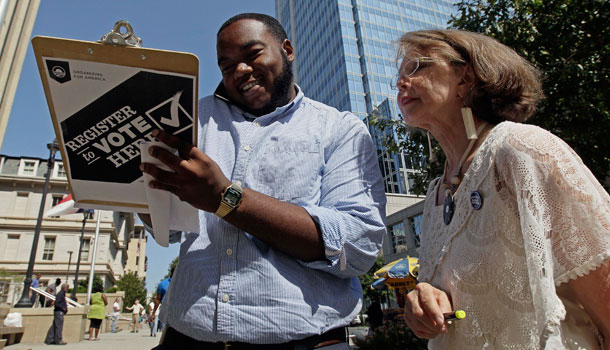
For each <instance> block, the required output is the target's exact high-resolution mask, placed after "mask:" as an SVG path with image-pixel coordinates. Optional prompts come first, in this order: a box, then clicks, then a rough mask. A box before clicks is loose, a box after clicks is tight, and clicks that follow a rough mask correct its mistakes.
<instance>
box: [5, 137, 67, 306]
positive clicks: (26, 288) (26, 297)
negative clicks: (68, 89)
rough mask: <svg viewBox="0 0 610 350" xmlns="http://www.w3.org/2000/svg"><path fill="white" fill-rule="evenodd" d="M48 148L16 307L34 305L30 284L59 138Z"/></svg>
mask: <svg viewBox="0 0 610 350" xmlns="http://www.w3.org/2000/svg"><path fill="white" fill-rule="evenodd" d="M47 148H48V149H49V160H48V161H47V173H46V176H45V180H44V188H43V189H42V199H41V200H40V209H39V210H38V220H37V221H36V228H35V229H34V240H33V242H32V250H31V251H30V261H29V262H28V270H27V272H26V274H25V280H24V281H23V291H22V293H21V299H20V300H19V301H18V302H17V304H15V307H32V305H33V303H32V300H31V299H30V286H31V285H32V273H33V272H34V262H35V261H36V250H37V249H38V239H39V238H40V228H41V226H42V215H43V213H44V204H45V202H46V199H47V192H48V190H49V180H50V178H51V173H52V172H53V165H54V164H55V153H56V152H57V151H58V150H59V145H58V144H57V140H53V142H52V143H49V144H47Z"/></svg>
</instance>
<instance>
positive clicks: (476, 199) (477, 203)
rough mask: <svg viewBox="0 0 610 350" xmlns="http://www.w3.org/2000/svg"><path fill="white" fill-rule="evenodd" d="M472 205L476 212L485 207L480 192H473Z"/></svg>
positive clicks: (471, 195)
mask: <svg viewBox="0 0 610 350" xmlns="http://www.w3.org/2000/svg"><path fill="white" fill-rule="evenodd" d="M470 204H472V207H473V208H474V210H479V209H481V207H482V206H483V196H481V194H480V193H479V191H472V193H470Z"/></svg>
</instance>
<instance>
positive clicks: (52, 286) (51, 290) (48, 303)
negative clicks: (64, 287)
mask: <svg viewBox="0 0 610 350" xmlns="http://www.w3.org/2000/svg"><path fill="white" fill-rule="evenodd" d="M60 284H61V279H60V278H58V279H56V280H55V284H52V283H51V284H49V285H48V286H47V289H45V291H46V292H47V293H49V294H51V295H53V296H55V294H56V293H57V288H58V287H59V285H60ZM51 306H53V299H51V298H45V302H44V307H51Z"/></svg>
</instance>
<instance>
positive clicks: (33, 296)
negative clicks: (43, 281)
mask: <svg viewBox="0 0 610 350" xmlns="http://www.w3.org/2000/svg"><path fill="white" fill-rule="evenodd" d="M30 287H31V288H39V287H40V274H39V273H37V274H36V277H35V278H34V279H33V280H32V284H31V285H30ZM36 295H38V293H36V292H34V291H33V290H31V289H30V300H31V301H32V304H33V303H34V302H35V301H36Z"/></svg>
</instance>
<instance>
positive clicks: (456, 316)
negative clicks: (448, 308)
mask: <svg viewBox="0 0 610 350" xmlns="http://www.w3.org/2000/svg"><path fill="white" fill-rule="evenodd" d="M443 316H445V320H461V319H463V318H466V312H465V311H464V310H455V311H454V312H446V313H444V314H443Z"/></svg>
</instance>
